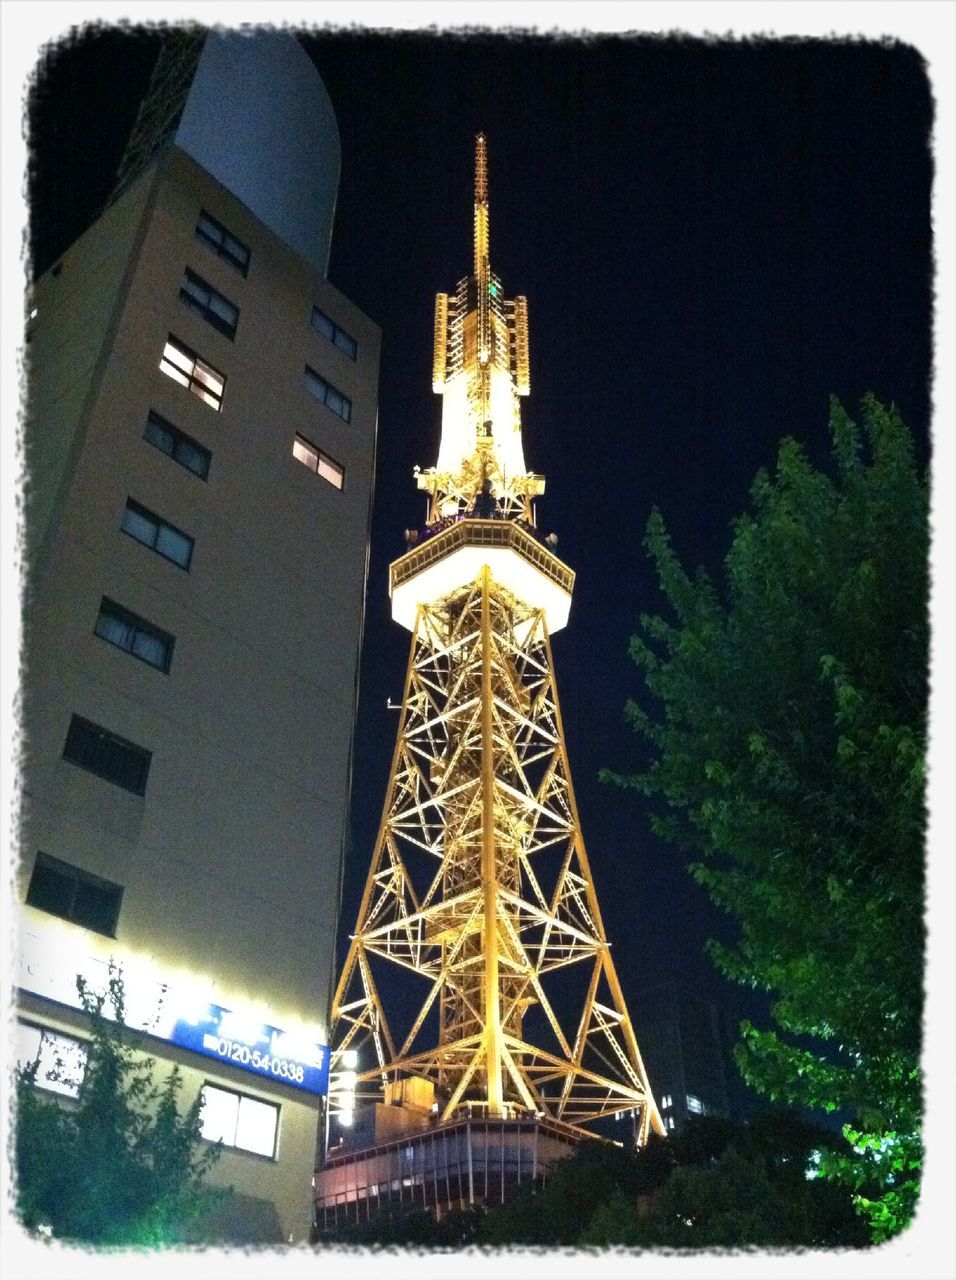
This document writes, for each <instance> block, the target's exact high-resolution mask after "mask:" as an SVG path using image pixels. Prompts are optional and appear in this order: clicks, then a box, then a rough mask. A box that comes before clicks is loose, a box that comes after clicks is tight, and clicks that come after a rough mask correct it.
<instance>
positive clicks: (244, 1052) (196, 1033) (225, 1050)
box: [169, 1004, 329, 1094]
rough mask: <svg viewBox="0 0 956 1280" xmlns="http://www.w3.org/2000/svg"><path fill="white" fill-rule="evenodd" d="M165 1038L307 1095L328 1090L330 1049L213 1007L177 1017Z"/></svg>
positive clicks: (203, 1007)
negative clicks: (279, 1082) (303, 1091)
mask: <svg viewBox="0 0 956 1280" xmlns="http://www.w3.org/2000/svg"><path fill="white" fill-rule="evenodd" d="M169 1038H170V1040H171V1041H172V1043H173V1044H178V1045H180V1046H181V1048H183V1049H191V1050H192V1051H193V1052H194V1053H202V1054H205V1056H206V1057H207V1058H215V1059H217V1061H219V1062H228V1063H229V1065H230V1066H233V1067H239V1068H240V1069H241V1070H243V1071H253V1072H255V1074H256V1075H259V1076H267V1077H268V1078H269V1079H270V1080H278V1081H281V1083H282V1084H288V1085H291V1086H292V1088H293V1089H304V1090H305V1092H306V1093H318V1094H326V1093H328V1091H329V1051H328V1048H327V1046H326V1045H324V1044H313V1043H312V1042H310V1041H308V1040H305V1039H304V1038H303V1037H302V1036H298V1035H295V1034H294V1033H292V1032H289V1031H280V1030H279V1028H278V1027H270V1026H268V1025H266V1024H264V1023H260V1022H256V1021H255V1020H254V1019H251V1018H249V1017H248V1016H246V1015H244V1014H239V1013H233V1012H232V1011H231V1010H230V1009H224V1008H223V1007H222V1006H221V1005H218V1004H209V1005H204V1006H202V1007H201V1008H200V1009H197V1010H196V1011H195V1013H194V1014H193V1015H191V1016H182V1017H180V1018H178V1019H177V1021H176V1023H175V1025H174V1027H173V1030H172V1033H171V1034H170V1037H169Z"/></svg>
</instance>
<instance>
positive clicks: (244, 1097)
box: [199, 1079, 282, 1163]
mask: <svg viewBox="0 0 956 1280" xmlns="http://www.w3.org/2000/svg"><path fill="white" fill-rule="evenodd" d="M207 1089H211V1090H213V1091H214V1092H216V1093H223V1094H228V1095H230V1096H231V1097H234V1098H238V1099H239V1102H238V1105H237V1107H236V1126H235V1132H234V1135H233V1140H232V1141H231V1142H228V1141H227V1140H226V1139H225V1138H208V1137H206V1135H205V1134H204V1133H203V1134H202V1135H201V1136H202V1139H203V1141H204V1142H211V1143H213V1144H216V1143H221V1144H222V1147H223V1150H227V1149H228V1150H229V1151H238V1152H240V1153H241V1154H242V1155H246V1156H254V1157H256V1159H258V1160H269V1161H271V1162H272V1163H275V1162H276V1161H277V1160H278V1158H279V1121H280V1117H281V1114H282V1107H281V1105H280V1104H279V1103H278V1102H271V1101H267V1100H266V1099H265V1098H257V1097H256V1096H255V1094H252V1093H243V1092H242V1090H241V1089H230V1088H229V1087H228V1086H226V1085H222V1084H220V1083H219V1082H218V1081H214V1080H208V1079H207V1080H204V1081H203V1083H202V1085H201V1086H200V1089H199V1096H200V1097H201V1098H203V1102H204V1103H205V1098H204V1097H203V1095H204V1094H205V1092H206V1090H207ZM243 1101H249V1102H254V1103H257V1104H258V1105H259V1106H262V1107H269V1108H270V1109H271V1110H272V1111H273V1112H274V1113H275V1125H274V1127H273V1130H272V1152H271V1154H269V1155H266V1153H265V1152H264V1151H256V1150H255V1149H254V1148H252V1147H242V1146H239V1144H238V1143H237V1142H236V1140H235V1139H236V1137H238V1134H239V1113H240V1110H241V1108H242V1104H243ZM199 1114H200V1125H202V1110H200V1113H199Z"/></svg>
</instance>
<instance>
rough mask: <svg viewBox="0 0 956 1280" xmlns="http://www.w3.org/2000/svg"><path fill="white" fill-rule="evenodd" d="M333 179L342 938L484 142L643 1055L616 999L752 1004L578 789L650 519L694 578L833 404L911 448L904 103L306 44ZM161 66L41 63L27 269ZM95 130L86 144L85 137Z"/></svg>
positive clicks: (624, 730)
mask: <svg viewBox="0 0 956 1280" xmlns="http://www.w3.org/2000/svg"><path fill="white" fill-rule="evenodd" d="M306 44H307V47H308V48H309V51H310V53H311V55H312V57H313V59H314V61H315V64H316V66H317V68H318V69H319V71H320V73H321V75H322V77H323V79H324V81H325V83H326V86H327V88H328V91H329V94H330V96H331V98H332V102H333V104H334V107H335V110H336V114H337V116H338V121H339V127H340V131H341V138H342V179H341V186H340V192H339V201H338V207H337V215H336V227H335V233H334V236H333V244H332V257H331V266H330V272H329V275H330V279H331V280H332V282H333V283H334V284H335V285H336V286H337V287H338V288H340V289H341V290H342V291H343V293H345V294H346V295H347V296H348V297H349V298H351V299H352V300H353V301H354V302H355V303H357V305H358V306H360V307H361V308H362V309H363V310H364V311H366V312H367V313H368V314H369V315H370V316H371V317H372V318H373V319H374V320H375V321H376V322H377V323H378V324H379V325H381V327H382V330H383V353H382V368H381V380H380V390H379V402H380V410H379V434H378V461H377V486H376V499H375V508H374V516H373V525H372V544H371V564H370V578H369V592H368V608H367V615H366V632H365V649H364V656H363V665H362V683H361V699H360V709H359V723H358V731H357V740H356V760H355V773H354V791H353V815H354V819H353V830H352V848H351V850H350V853H349V859H348V865H347V873H346V884H345V898H344V903H343V916H342V925H343V931H346V932H347V931H348V930H350V929H351V928H352V927H353V925H354V920H355V913H356V910H357V904H358V898H359V896H360V893H361V888H362V884H363V882H364V877H365V874H366V871H367V868H368V861H369V858H370V856H371V848H372V842H373V840H374V836H375V831H376V828H377V823H378V819H379V814H380V809H381V804H382V801H383V799H384V791H385V785H386V781H387V775H388V767H389V761H390V756H391V749H392V742H393V739H394V734H395V731H396V728H397V722H398V716H397V712H395V711H390V710H388V709H387V707H386V702H387V700H388V699H389V698H391V699H392V700H393V701H396V700H397V699H398V698H399V697H400V696H401V690H402V681H403V678H404V672H405V665H406V662H407V655H408V641H409V636H408V633H407V632H405V631H403V630H402V629H401V628H399V627H398V626H397V625H396V624H394V623H392V622H391V621H390V617H389V602H388V591H387V568H388V563H389V561H390V560H392V559H394V558H395V557H396V556H398V555H400V554H401V553H402V552H403V550H404V543H403V539H402V530H403V529H404V528H405V527H407V526H415V525H420V524H421V523H422V522H423V519H424V501H425V500H424V497H423V496H422V495H420V494H419V493H418V492H417V491H416V489H415V487H414V482H413V480H412V468H413V466H414V465H415V464H419V465H421V466H422V467H427V466H430V465H432V464H433V463H434V462H435V459H436V455H437V447H438V432H439V423H440V413H441V401H440V398H439V397H437V396H434V395H433V394H432V392H431V343H432V309H433V304H434V295H435V293H436V292H437V291H439V290H443V291H450V290H452V289H453V288H454V285H455V283H456V282H457V281H458V279H459V278H460V277H461V276H463V275H465V274H467V272H468V271H469V270H470V262H471V234H472V172H471V167H472V158H473V136H474V134H475V133H476V132H477V131H478V130H484V131H485V132H486V133H487V135H488V149H489V194H490V207H491V218H490V222H491V263H492V267H493V269H494V270H495V271H497V273H498V274H499V275H500V276H501V278H502V281H503V284H504V289H505V293H506V295H507V296H509V297H513V296H514V295H515V294H518V293H521V294H525V295H526V296H527V298H528V308H529V323H530V348H531V396H530V397H529V398H528V399H526V400H524V401H523V403H522V409H523V423H524V440H525V457H526V460H527V462H528V465H529V467H530V468H531V469H532V470H535V471H538V472H542V473H544V474H545V476H546V477H547V492H546V494H545V496H544V498H542V499H540V500H539V501H538V522H539V527H540V528H541V530H542V532H544V533H548V532H550V531H552V530H553V531H554V532H556V533H557V534H558V536H559V539H560V544H559V547H558V554H559V555H561V556H562V558H563V559H565V560H566V561H567V562H568V563H569V564H570V565H571V567H572V568H574V569H575V570H576V572H577V575H578V576H577V585H576V589H575V596H574V601H573V603H572V607H571V618H570V624H569V626H568V628H567V630H565V631H563V632H561V633H559V635H558V636H557V637H556V639H555V642H554V658H555V664H556V668H557V677H558V688H559V693H560V696H561V701H562V710H563V714H564V720H565V725H566V729H567V735H568V747H569V752H570V759H571V767H572V774H573V778H574V782H575V786H576V790H577V796H578V802H579V807H580V810H581V817H582V821H583V825H584V833H585V839H586V842H587V845H588V850H589V854H590V859H591V863H592V868H593V872H594V877H595V881H596V885H597V891H598V896H599V899H600V902H601V905H602V910H603V912H604V916H605V923H606V926H607V930H608V934H609V937H610V939H611V941H612V944H613V949H614V955H615V958H616V963H617V966H618V970H619V973H620V976H621V980H622V984H623V986H624V990H625V993H626V995H627V997H628V1001H629V1004H630V1006H631V1011H632V1013H633V1014H634V1015H635V1020H636V1022H637V1029H638V1037H639V1036H640V1017H641V988H642V986H643V985H644V984H651V983H658V982H662V981H666V980H669V979H676V980H678V981H679V982H681V983H682V984H683V985H685V986H687V987H689V988H691V989H693V990H695V991H697V992H700V993H703V994H706V995H708V996H710V997H711V998H713V999H715V1000H717V1001H718V1002H719V1003H720V1004H721V1005H722V1006H723V1007H724V1008H725V1009H726V1010H727V1011H728V1012H730V1013H731V1014H733V1015H737V1014H741V1013H746V1012H747V1011H748V1009H750V1008H757V1009H758V1010H759V1002H758V1004H757V1005H756V1006H755V1005H754V1004H753V1003H752V1001H753V996H752V994H751V993H748V992H744V991H741V990H739V989H738V988H735V987H732V986H730V985H729V984H727V983H726V982H724V981H723V979H721V978H720V977H719V976H718V975H717V974H716V973H715V972H714V971H713V970H712V968H711V966H710V963H709V961H708V960H707V959H706V958H705V957H704V956H703V954H702V946H703V942H704V939H705V938H706V937H708V936H711V935H715V934H716V935H719V936H722V937H725V938H726V937H728V936H731V935H730V934H729V932H728V928H729V922H728V921H727V920H726V919H725V918H724V917H722V916H720V915H719V914H718V913H717V912H716V911H715V910H714V909H713V908H712V907H711V906H710V905H709V903H708V901H707V900H706V898H705V896H704V894H703V892H702V891H701V890H699V889H698V888H697V887H696V886H695V885H694V884H693V882H692V881H691V880H690V877H689V876H688V874H687V873H686V871H685V870H684V863H685V862H686V861H687V858H686V857H685V856H683V855H682V854H681V853H680V852H679V851H678V850H675V849H674V848H672V847H670V846H663V845H661V844H660V843H659V842H658V841H657V840H656V839H655V838H654V837H653V836H652V835H651V834H650V832H649V829H648V823H647V820H646V815H645V813H644V811H643V809H642V804H643V802H642V801H641V799H640V798H639V797H637V796H636V795H634V794H625V793H622V792H619V791H617V790H615V789H612V788H610V787H607V786H605V785H603V784H601V783H599V781H598V778H597V774H598V769H599V768H600V767H601V766H603V765H607V766H610V767H613V768H619V769H623V770H626V769H627V768H628V767H629V765H633V764H635V763H636V762H637V761H638V758H639V757H638V751H639V749H640V748H639V743H638V741H637V739H636V738H635V737H634V736H633V734H632V733H631V731H630V729H629V728H628V727H627V726H626V725H625V723H624V720H623V706H624V702H625V700H626V698H627V697H628V696H629V695H634V694H636V693H638V692H639V675H638V672H637V669H636V668H635V667H634V666H633V665H632V664H631V663H630V661H629V659H628V656H627V645H628V637H629V635H630V634H631V633H632V632H634V631H635V630H636V629H637V625H638V617H639V614H640V613H641V612H642V611H650V612H655V611H657V610H658V609H660V608H661V607H662V603H663V602H662V600H661V597H660V595H659V593H658V590H657V587H656V582H655V579H654V576H653V571H652V568H651V566H650V563H649V561H648V560H647V557H646V555H645V552H644V550H643V547H642V536H643V531H644V527H645V525H646V522H647V518H648V515H649V514H650V512H651V510H652V508H653V507H654V506H657V507H659V508H660V510H661V512H662V513H663V515H664V518H665V521H666V523H667V525H668V527H669V529H670V531H671V533H672V536H673V542H674V545H675V548H676V549H677V551H678V553H679V554H680V556H681V557H682V559H683V560H684V562H685V563H686V564H688V565H689V566H694V565H696V564H698V563H700V564H704V565H706V566H707V567H708V569H710V570H711V571H712V572H713V573H715V574H716V573H719V571H720V565H721V561H722V559H723V557H724V555H725V554H726V552H727V549H728V546H729V539H730V524H731V521H732V520H733V518H734V517H735V516H736V515H738V514H740V513H741V512H742V511H743V510H744V509H745V508H746V505H747V493H748V489H749V486H750V483H751V481H752V479H753V476H754V474H755V472H756V471H757V469H758V468H759V467H761V466H768V467H772V465H773V463H774V459H775V455H776V447H777V444H778V442H779V440H780V439H781V438H782V437H783V436H785V435H788V434H790V435H793V436H795V437H796V438H797V439H799V440H801V441H802V442H803V443H804V444H805V445H806V447H807V450H808V452H809V454H810V456H811V458H812V459H813V460H814V461H816V462H818V463H822V462H824V461H825V460H826V458H827V455H828V448H829V442H828V435H827V412H828V397H829V395H830V394H831V393H833V394H836V395H838V396H839V397H840V398H841V399H842V400H843V401H844V403H845V404H847V405H848V406H855V405H856V404H857V403H858V401H859V398H860V397H861V395H862V394H863V393H864V392H866V391H868V390H869V391H873V392H875V393H876V394H877V395H878V396H880V397H881V398H882V399H884V400H887V401H893V402H894V403H895V404H896V405H897V406H898V408H899V409H900V411H901V412H902V415H903V417H904V419H905V420H906V422H907V423H908V424H909V426H910V427H911V429H912V430H913V432H914V434H915V435H916V436H917V438H918V440H919V441H920V442H921V448H922V449H923V455H924V457H925V456H926V454H927V453H928V444H927V437H928V424H929V385H930V384H929V376H930V360H931V357H930V350H931V347H930V340H931V335H930V314H931V312H930V306H931V292H930V291H931V248H930V224H929V195H930V183H931V178H932V161H931V157H930V152H929V144H928V137H929V129H930V126H931V102H930V91H929V88H928V85H927V82H926V78H925V74H924V71H923V68H922V63H921V59H920V57H919V55H918V54H917V53H916V52H915V51H914V50H913V49H912V48H909V47H906V46H905V45H900V44H896V45H892V44H887V43H884V44H875V43H859V42H856V43H849V42H847V43H840V42H835V41H834V42H812V41H790V42H783V41H779V42H764V43H759V42H739V43H732V42H724V43H706V42H704V41H701V40H696V39H690V38H684V39H678V38H674V37H671V38H662V39H656V38H646V37H642V38H637V39H619V38H590V39H588V40H574V39H570V38H566V39H561V40H546V39H537V38H533V39H527V40H519V39H513V38H512V39H509V38H506V37H504V36H493V37H489V36H483V37H480V38H468V39H462V38H458V39H452V38H443V37H422V36H418V35H414V36H378V35H364V36H363V35H360V34H359V35H357V34H354V33H353V34H345V35H335V34H326V35H319V36H314V35H313V36H310V37H309V38H308V40H307V41H306ZM156 50H157V41H156V37H155V36H152V37H142V36H139V37H130V36H125V37H124V36H119V35H117V34H115V33H114V34H112V35H109V34H104V33H100V34H98V35H96V36H94V37H93V38H92V39H88V40H87V41H86V42H85V45H80V46H74V47H72V48H69V49H65V50H64V51H61V52H60V53H59V54H58V55H57V56H56V57H55V58H54V59H53V60H52V62H51V64H50V65H49V67H48V68H47V71H46V72H45V74H44V75H43V76H42V77H41V80H40V84H39V91H38V93H37V95H36V98H35V108H34V112H33V128H34V132H33V135H32V140H33V159H34V172H33V176H32V183H31V209H32V226H31V237H32V241H31V243H32V249H33V253H34V262H35V265H36V267H37V269H38V270H43V269H45V268H46V267H47V266H49V265H50V263H51V262H53V261H54V260H55V258H56V256H57V255H58V254H59V253H60V252H62V250H63V249H64V248H65V247H66V246H67V245H68V244H70V243H71V242H72V241H73V240H74V239H75V238H76V236H77V235H78V234H80V232H82V230H83V229H84V228H85V227H86V226H87V225H88V224H89V223H90V222H91V221H92V220H93V218H94V217H95V216H96V215H97V214H98V212H99V211H100V209H101V208H102V205H103V203H104V201H105V199H106V196H107V194H108V192H109V189H110V186H111V183H112V178H113V175H114V173H115V169H116V166H117V164H118V161H119V157H120V153H121V151H122V147H123V143H124V141H125V137H126V135H127V134H128V131H129V128H130V126H131V124H132V121H133V118H134V116H135V111H136V105H137V101H138V99H139V97H140V96H141V94H142V92H143V91H144V89H145V86H146V84H147V82H148V78H149V73H150V70H151V67H152V62H153V59H154V57H155V53H156ZM107 120H109V125H108V126H107V124H106V121H107Z"/></svg>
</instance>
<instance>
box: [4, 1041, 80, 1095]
mask: <svg viewBox="0 0 956 1280" xmlns="http://www.w3.org/2000/svg"><path fill="white" fill-rule="evenodd" d="M34 1062H35V1063H36V1064H37V1073H36V1076H35V1077H34V1083H35V1084H36V1086H37V1087H38V1088H40V1089H49V1090H50V1091H51V1093H62V1094H63V1095H64V1096H65V1097H67V1098H75V1097H76V1096H77V1095H78V1094H79V1092H80V1085H81V1084H82V1082H83V1075H84V1073H85V1071H86V1045H85V1044H84V1043H83V1041H82V1040H76V1039H74V1037H73V1036H61V1035H60V1034H59V1033H58V1032H56V1031H48V1030H47V1029H46V1028H45V1027H44V1028H43V1029H42V1030H41V1028H40V1027H34V1026H31V1024H30V1023H28V1022H18V1023H17V1066H19V1067H29V1066H30V1065H31V1064H32V1063H34Z"/></svg>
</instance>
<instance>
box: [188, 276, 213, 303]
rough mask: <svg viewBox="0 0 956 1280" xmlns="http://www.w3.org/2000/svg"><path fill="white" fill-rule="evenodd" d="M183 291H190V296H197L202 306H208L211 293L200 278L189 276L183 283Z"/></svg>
mask: <svg viewBox="0 0 956 1280" xmlns="http://www.w3.org/2000/svg"><path fill="white" fill-rule="evenodd" d="M182 290H183V293H188V294H189V295H190V297H192V298H195V299H196V301H197V302H198V303H199V304H200V306H203V307H204V306H206V305H207V303H208V302H209V298H210V294H209V290H208V289H207V288H206V286H205V285H203V284H200V283H199V281H198V280H195V279H192V278H191V277H190V276H187V277H186V279H185V280H184V281H183V283H182Z"/></svg>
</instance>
